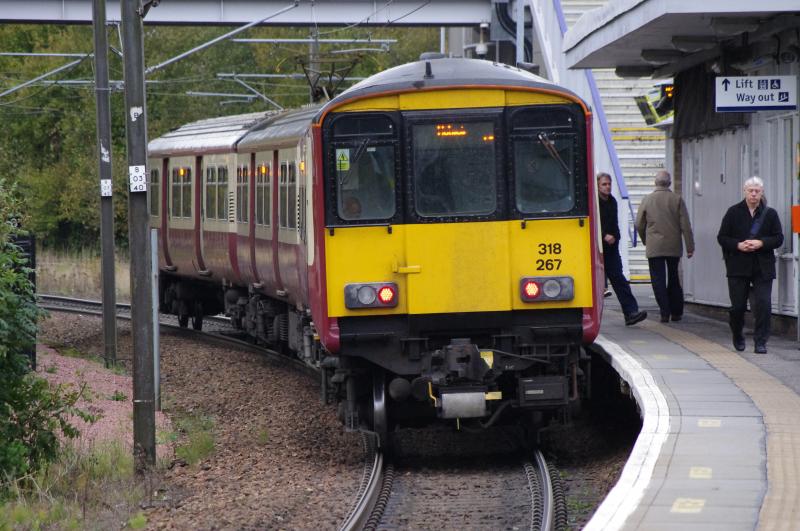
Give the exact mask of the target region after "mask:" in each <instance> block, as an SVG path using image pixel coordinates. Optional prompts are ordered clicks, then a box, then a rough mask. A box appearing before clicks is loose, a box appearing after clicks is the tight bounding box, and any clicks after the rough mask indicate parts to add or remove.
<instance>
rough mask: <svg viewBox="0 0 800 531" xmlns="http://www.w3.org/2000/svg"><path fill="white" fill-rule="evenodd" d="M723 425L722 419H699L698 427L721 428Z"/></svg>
mask: <svg viewBox="0 0 800 531" xmlns="http://www.w3.org/2000/svg"><path fill="white" fill-rule="evenodd" d="M721 426H722V420H720V419H697V427H698V428H719V427H721Z"/></svg>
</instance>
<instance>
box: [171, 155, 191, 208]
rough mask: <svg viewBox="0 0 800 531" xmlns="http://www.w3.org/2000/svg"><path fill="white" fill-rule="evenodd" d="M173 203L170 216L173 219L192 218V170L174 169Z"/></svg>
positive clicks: (184, 168)
mask: <svg viewBox="0 0 800 531" xmlns="http://www.w3.org/2000/svg"><path fill="white" fill-rule="evenodd" d="M170 189H171V190H170V191H171V193H172V201H171V203H170V214H171V215H172V217H173V218H190V217H192V169H191V168H186V167H183V166H181V167H178V168H172V186H170Z"/></svg>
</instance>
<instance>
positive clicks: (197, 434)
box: [175, 415, 214, 465]
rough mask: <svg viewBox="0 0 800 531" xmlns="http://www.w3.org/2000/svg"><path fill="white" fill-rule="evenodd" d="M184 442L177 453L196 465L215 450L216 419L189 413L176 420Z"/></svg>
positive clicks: (177, 449)
mask: <svg viewBox="0 0 800 531" xmlns="http://www.w3.org/2000/svg"><path fill="white" fill-rule="evenodd" d="M175 427H176V428H177V429H178V430H179V431H180V432H181V433H182V435H183V440H184V442H183V443H182V444H180V445H179V446H178V447H177V448H176V449H175V455H177V456H178V457H179V458H181V459H183V460H184V461H186V462H187V463H188V464H190V465H194V464H196V463H198V462H200V461H202V460H203V459H205V458H206V457H208V456H209V455H211V453H212V452H213V451H214V420H213V419H212V418H210V417H206V416H202V415H188V416H184V417H181V418H179V419H177V420H176V421H175Z"/></svg>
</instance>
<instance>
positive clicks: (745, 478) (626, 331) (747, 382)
mask: <svg viewBox="0 0 800 531" xmlns="http://www.w3.org/2000/svg"><path fill="white" fill-rule="evenodd" d="M633 291H634V295H635V296H636V298H637V300H638V301H639V305H640V308H641V309H643V310H646V311H647V312H648V314H649V317H648V319H647V320H645V321H643V322H641V323H639V324H637V325H634V326H625V324H624V320H623V317H622V313H621V312H620V311H619V304H618V303H617V300H616V297H614V296H612V297H609V298H606V299H605V302H606V309H605V311H604V315H603V326H602V328H601V336H600V338H598V341H597V342H596V345H595V348H596V349H597V350H598V351H599V352H601V353H602V354H603V355H604V356H606V357H608V358H609V359H610V361H611V362H612V364H613V365H614V367H615V368H616V369H617V371H618V372H619V373H620V374H621V375H622V377H623V379H625V381H626V382H628V384H629V385H630V388H631V392H632V394H633V395H634V397H635V398H636V400H637V402H638V404H639V407H640V410H641V411H642V414H643V427H642V432H641V433H640V435H639V438H638V439H637V442H636V444H635V446H634V449H633V451H632V453H631V457H630V459H629V460H628V462H627V464H626V466H625V467H624V469H623V471H622V474H621V477H620V480H619V482H618V483H617V485H616V486H615V487H614V488H613V489H612V491H611V492H610V493H609V495H608V497H607V498H606V500H605V501H604V502H603V504H602V505H601V506H600V507H599V509H598V510H597V512H596V513H595V515H594V516H593V517H592V519H591V521H590V522H589V523H588V524H587V526H586V527H585V529H592V530H610V529H626V530H628V529H637V530H648V531H652V530H680V531H687V530H692V529H702V530H710V529H719V530H726V531H728V530H753V529H787V530H790V529H791V530H797V529H800V396H799V395H800V350H798V347H799V346H800V344H798V342H797V341H796V340H794V338H787V337H780V336H775V335H773V336H772V337H771V338H770V340H769V344H768V349H769V352H768V353H767V354H754V353H753V339H752V330H748V329H747V328H746V329H745V337H746V338H747V349H746V350H745V351H744V352H736V351H735V350H734V349H733V346H732V344H731V334H730V331H729V328H728V324H727V322H726V321H721V320H714V319H711V318H708V317H704V316H701V315H698V314H697V313H696V312H693V310H692V308H689V307H687V309H686V312H687V313H685V314H684V318H683V319H682V320H681V321H679V322H670V323H660V322H659V312H658V306H657V305H656V303H655V299H654V297H653V294H652V290H651V287H650V285H649V284H642V285H635V286H633Z"/></svg>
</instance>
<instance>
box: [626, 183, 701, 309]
mask: <svg viewBox="0 0 800 531" xmlns="http://www.w3.org/2000/svg"><path fill="white" fill-rule="evenodd" d="M655 184H656V189H655V190H654V191H653V192H652V193H651V194H650V195H648V196H646V197H645V198H644V199H642V204H641V205H639V212H638V214H637V215H636V231H637V232H638V233H639V236H640V237H641V239H642V243H643V244H645V245H646V246H647V262H648V264H649V265H650V281H651V282H652V284H653V293H654V294H655V296H656V302H657V303H658V307H659V309H660V310H661V322H662V323H666V322H668V321H669V320H670V318H671V319H672V320H673V321H680V320H681V317H683V288H682V287H681V282H680V279H679V278H678V264H679V262H680V259H681V256H682V255H683V242H685V243H686V256H687V257H689V258H691V257H692V255H693V254H694V235H693V234H692V225H691V223H689V212H688V211H687V210H686V203H684V202H683V199H682V198H681V196H680V195H678V194H676V193H673V192H672V191H671V190H670V189H669V186H670V184H672V179H671V178H670V175H669V172H666V171H663V170H661V171H659V172H658V173H656V182H655ZM681 235H683V241H681Z"/></svg>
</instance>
